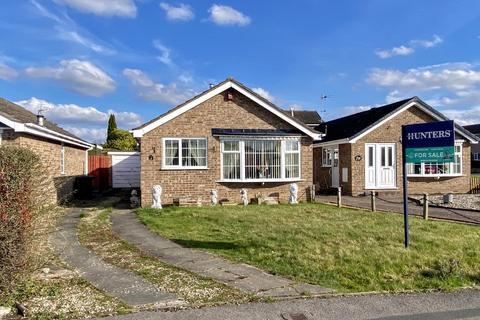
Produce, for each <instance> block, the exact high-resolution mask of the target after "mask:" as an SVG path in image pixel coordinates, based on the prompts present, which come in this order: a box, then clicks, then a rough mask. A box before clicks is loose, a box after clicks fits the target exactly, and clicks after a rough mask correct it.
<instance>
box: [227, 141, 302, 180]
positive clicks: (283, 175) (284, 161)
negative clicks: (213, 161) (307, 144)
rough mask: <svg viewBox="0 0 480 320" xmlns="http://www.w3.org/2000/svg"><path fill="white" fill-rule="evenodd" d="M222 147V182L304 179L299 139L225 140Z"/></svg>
mask: <svg viewBox="0 0 480 320" xmlns="http://www.w3.org/2000/svg"><path fill="white" fill-rule="evenodd" d="M221 148H222V149H221V163H222V165H221V169H222V173H221V179H222V180H224V181H269V180H270V181H281V180H298V179H299V178H300V142H299V141H298V140H279V139H270V140H266V139H264V140H262V139H242V140H222V142H221Z"/></svg>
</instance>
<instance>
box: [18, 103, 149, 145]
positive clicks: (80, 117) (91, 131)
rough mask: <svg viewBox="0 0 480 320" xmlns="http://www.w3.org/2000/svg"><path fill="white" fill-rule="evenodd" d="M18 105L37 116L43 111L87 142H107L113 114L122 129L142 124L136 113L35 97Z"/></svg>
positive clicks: (51, 119) (50, 118) (48, 117)
mask: <svg viewBox="0 0 480 320" xmlns="http://www.w3.org/2000/svg"><path fill="white" fill-rule="evenodd" d="M16 103H17V104H19V105H21V106H23V107H24V108H26V109H28V110H30V111H31V112H33V113H35V114H36V113H38V111H39V110H42V111H43V112H42V113H43V114H44V115H45V117H46V118H47V119H48V120H50V121H53V122H55V123H58V124H59V125H60V126H62V127H64V128H65V129H67V130H68V131H70V132H72V133H73V134H75V135H77V136H79V137H81V138H83V139H86V140H87V141H94V142H101V141H104V140H105V134H106V127H107V122H108V117H109V115H110V114H112V113H113V114H115V118H116V120H117V123H118V126H119V127H120V128H124V129H132V128H134V127H137V126H139V125H140V124H141V123H142V119H141V117H140V115H139V114H137V113H134V112H118V111H115V110H112V109H110V110H108V111H107V112H104V111H100V110H99V109H97V108H96V107H82V106H79V105H77V104H56V103H52V102H49V101H46V100H43V99H38V98H35V97H32V98H30V99H27V100H22V101H17V102H16Z"/></svg>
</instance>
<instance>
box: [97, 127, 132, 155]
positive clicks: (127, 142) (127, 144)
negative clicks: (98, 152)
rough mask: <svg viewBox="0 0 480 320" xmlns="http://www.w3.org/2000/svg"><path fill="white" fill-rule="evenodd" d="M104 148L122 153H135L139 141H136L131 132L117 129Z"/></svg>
mask: <svg viewBox="0 0 480 320" xmlns="http://www.w3.org/2000/svg"><path fill="white" fill-rule="evenodd" d="M103 147H104V148H107V149H115V150H120V151H133V150H135V148H136V147H137V140H135V138H134V137H133V135H132V134H131V133H130V132H128V131H126V130H122V129H115V130H113V132H112V133H111V134H110V138H109V140H108V141H107V143H105V145H104V146H103Z"/></svg>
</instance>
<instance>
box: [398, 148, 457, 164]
mask: <svg viewBox="0 0 480 320" xmlns="http://www.w3.org/2000/svg"><path fill="white" fill-rule="evenodd" d="M454 155H455V147H453V146H448V147H430V148H408V149H405V160H406V161H407V163H422V162H434V163H445V162H454V161H455V159H454Z"/></svg>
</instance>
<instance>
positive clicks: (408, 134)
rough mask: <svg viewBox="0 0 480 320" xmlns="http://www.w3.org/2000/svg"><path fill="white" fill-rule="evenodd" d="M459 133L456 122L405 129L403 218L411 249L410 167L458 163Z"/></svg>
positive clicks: (435, 123) (407, 243) (403, 149)
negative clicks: (457, 140) (457, 139)
mask: <svg viewBox="0 0 480 320" xmlns="http://www.w3.org/2000/svg"><path fill="white" fill-rule="evenodd" d="M454 156H455V131H454V124H453V121H452V120H449V121H439V122H428V123H420V124H410V125H404V126H402V163H403V217H404V232H405V242H404V244H405V248H408V246H409V243H410V239H409V232H408V229H409V226H408V182H407V174H408V164H410V163H413V164H421V163H426V162H428V163H432V164H433V163H446V162H454V161H455V159H454Z"/></svg>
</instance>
